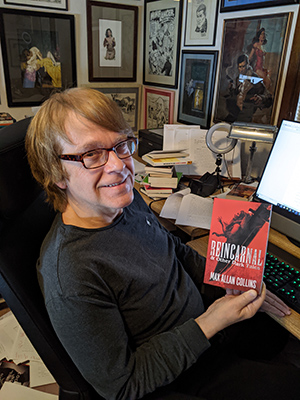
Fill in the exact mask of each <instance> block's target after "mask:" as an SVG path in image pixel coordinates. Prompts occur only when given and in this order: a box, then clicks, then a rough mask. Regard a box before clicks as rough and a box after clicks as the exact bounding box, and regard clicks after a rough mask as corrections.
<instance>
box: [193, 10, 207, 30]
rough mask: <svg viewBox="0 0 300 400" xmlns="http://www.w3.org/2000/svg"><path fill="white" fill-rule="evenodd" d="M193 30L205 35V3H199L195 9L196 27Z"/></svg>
mask: <svg viewBox="0 0 300 400" xmlns="http://www.w3.org/2000/svg"><path fill="white" fill-rule="evenodd" d="M195 32H197V33H200V34H201V36H205V35H206V32H207V18H206V5H205V4H203V3H202V4H200V5H199V7H198V8H197V10H196V29H195Z"/></svg>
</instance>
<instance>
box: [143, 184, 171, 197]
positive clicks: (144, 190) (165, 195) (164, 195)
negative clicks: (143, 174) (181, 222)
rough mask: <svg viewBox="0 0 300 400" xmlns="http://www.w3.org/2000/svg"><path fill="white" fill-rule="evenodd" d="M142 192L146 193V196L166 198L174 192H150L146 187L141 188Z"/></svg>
mask: <svg viewBox="0 0 300 400" xmlns="http://www.w3.org/2000/svg"><path fill="white" fill-rule="evenodd" d="M140 191H141V192H142V193H144V194H145V195H146V196H148V197H150V198H151V199H154V200H156V199H166V198H167V197H169V196H171V194H172V193H151V192H148V191H147V190H146V189H145V188H144V187H142V188H141V189H140Z"/></svg>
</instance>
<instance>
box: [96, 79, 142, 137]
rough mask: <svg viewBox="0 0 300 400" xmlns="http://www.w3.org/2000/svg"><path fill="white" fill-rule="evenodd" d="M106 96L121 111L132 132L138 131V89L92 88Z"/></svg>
mask: <svg viewBox="0 0 300 400" xmlns="http://www.w3.org/2000/svg"><path fill="white" fill-rule="evenodd" d="M93 89H96V90H99V92H102V93H104V94H106V96H108V97H109V98H110V99H112V100H113V101H115V102H116V103H117V104H118V106H119V107H120V108H121V110H122V111H123V115H124V117H125V120H126V121H127V122H128V124H129V125H130V127H131V128H132V130H133V132H137V131H138V130H139V120H138V119H139V118H138V117H139V114H140V87H139V86H137V87H106V88H104V87H103V88H102V87H101V88H93Z"/></svg>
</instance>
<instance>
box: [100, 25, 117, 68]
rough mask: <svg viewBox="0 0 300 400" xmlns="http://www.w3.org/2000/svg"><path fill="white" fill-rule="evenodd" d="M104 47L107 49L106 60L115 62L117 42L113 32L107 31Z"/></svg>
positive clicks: (108, 29)
mask: <svg viewBox="0 0 300 400" xmlns="http://www.w3.org/2000/svg"><path fill="white" fill-rule="evenodd" d="M103 46H104V47H106V55H105V57H104V58H105V60H114V59H115V58H116V50H115V46H116V40H115V38H114V37H113V34H112V30H111V29H110V28H107V29H106V31H105V38H104V41H103Z"/></svg>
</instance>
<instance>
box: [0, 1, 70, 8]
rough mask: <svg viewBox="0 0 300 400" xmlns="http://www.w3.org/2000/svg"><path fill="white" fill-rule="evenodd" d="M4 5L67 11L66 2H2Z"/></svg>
mask: <svg viewBox="0 0 300 400" xmlns="http://www.w3.org/2000/svg"><path fill="white" fill-rule="evenodd" d="M4 4H13V5H16V6H17V5H19V6H26V7H28V6H29V7H39V8H54V9H56V10H65V11H67V10H68V0H55V1H53V0H4Z"/></svg>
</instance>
